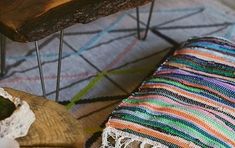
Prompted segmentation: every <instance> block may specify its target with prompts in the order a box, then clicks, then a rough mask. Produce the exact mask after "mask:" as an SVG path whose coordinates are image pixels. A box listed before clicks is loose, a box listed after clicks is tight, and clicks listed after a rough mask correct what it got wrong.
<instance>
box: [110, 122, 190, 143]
mask: <svg viewBox="0 0 235 148" xmlns="http://www.w3.org/2000/svg"><path fill="white" fill-rule="evenodd" d="M107 126H110V127H114V128H118V129H122V130H123V129H131V130H133V131H136V132H138V133H143V134H146V135H150V136H152V137H155V138H157V139H162V140H164V141H167V142H169V143H173V144H175V145H178V146H180V147H189V142H188V141H185V140H184V139H182V138H179V137H174V136H170V135H166V134H164V133H161V132H158V131H155V130H152V129H149V128H146V127H144V126H141V125H137V124H135V123H130V122H127V121H125V123H124V122H123V121H120V122H119V121H118V120H113V119H111V120H109V122H108V123H107Z"/></svg>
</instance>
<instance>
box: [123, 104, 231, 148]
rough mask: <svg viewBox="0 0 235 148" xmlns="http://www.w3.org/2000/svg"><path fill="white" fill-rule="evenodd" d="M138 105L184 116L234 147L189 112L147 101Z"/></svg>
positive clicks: (224, 137) (228, 140)
mask: <svg viewBox="0 0 235 148" xmlns="http://www.w3.org/2000/svg"><path fill="white" fill-rule="evenodd" d="M122 105H125V106H136V105H135V104H128V103H122ZM138 106H142V107H147V108H149V109H152V110H154V111H158V112H162V113H166V114H170V113H171V114H173V115H177V116H180V117H182V118H184V119H185V120H189V121H191V122H193V123H197V125H198V126H201V127H203V128H204V129H205V131H209V132H211V133H212V134H214V135H215V136H217V137H218V138H220V139H223V140H224V141H226V142H228V143H231V144H232V145H233V146H234V147H235V142H234V141H232V140H230V139H228V138H227V137H226V136H224V135H222V134H221V133H219V132H217V131H216V130H214V129H212V128H211V127H210V126H208V125H207V124H206V123H204V121H201V120H200V119H198V118H196V117H194V116H192V115H190V114H186V113H185V112H181V111H179V110H176V109H173V108H167V107H162V106H157V105H154V106H153V105H152V104H149V103H146V102H145V103H139V104H138Z"/></svg>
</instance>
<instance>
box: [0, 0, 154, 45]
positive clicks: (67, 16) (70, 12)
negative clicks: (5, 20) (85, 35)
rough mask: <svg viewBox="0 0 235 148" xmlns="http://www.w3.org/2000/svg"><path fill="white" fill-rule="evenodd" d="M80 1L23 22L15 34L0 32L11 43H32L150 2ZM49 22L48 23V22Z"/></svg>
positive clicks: (6, 30)
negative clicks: (77, 24)
mask: <svg viewBox="0 0 235 148" xmlns="http://www.w3.org/2000/svg"><path fill="white" fill-rule="evenodd" d="M96 1H97V2H94V0H81V1H80V2H79V4H78V3H77V2H76V1H72V2H69V3H66V4H64V5H62V6H58V7H56V8H54V9H52V10H50V11H48V12H47V13H45V14H44V15H41V16H39V17H37V18H34V19H32V20H30V21H27V22H25V23H24V24H23V25H22V26H21V27H20V28H18V29H17V32H13V31H12V30H11V29H9V28H5V27H3V25H1V24H0V29H1V28H3V29H1V30H0V31H1V32H2V33H3V34H4V35H5V36H7V37H8V38H10V39H11V40H13V41H18V42H33V41H37V40H40V39H42V38H44V37H46V36H48V35H50V34H53V33H55V32H57V31H60V30H63V29H65V28H67V27H69V26H72V25H74V24H76V23H82V24H86V23H89V22H91V21H94V20H96V19H98V18H100V17H104V16H108V15H111V14H114V13H117V12H119V11H123V10H127V9H130V8H135V7H137V6H142V5H144V4H147V3H149V2H151V1H152V0H138V1H137V0H96ZM48 20H50V21H48Z"/></svg>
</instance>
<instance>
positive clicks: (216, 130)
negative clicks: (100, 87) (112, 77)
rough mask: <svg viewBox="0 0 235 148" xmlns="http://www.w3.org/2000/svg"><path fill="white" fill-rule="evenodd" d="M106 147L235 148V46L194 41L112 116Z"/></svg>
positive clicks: (219, 41)
mask: <svg viewBox="0 0 235 148" xmlns="http://www.w3.org/2000/svg"><path fill="white" fill-rule="evenodd" d="M102 140H103V141H102V147H104V148H106V147H109V148H110V147H115V148H119V147H134V146H131V145H132V144H134V143H138V144H136V147H141V148H144V147H145V146H148V145H149V146H152V147H154V148H157V147H184V148H186V147H191V148H195V147H213V148H215V147H216V148H223V147H226V148H228V147H231V148H232V147H235V44H234V43H232V42H230V41H228V40H226V39H222V38H215V37H204V38H195V39H190V40H188V41H187V42H185V43H184V45H183V46H182V47H181V48H180V49H178V50H176V51H175V53H174V55H173V56H171V57H169V58H168V59H167V60H166V61H165V62H164V63H163V64H162V65H161V66H160V68H158V69H157V70H156V71H155V73H154V74H153V75H152V76H151V77H150V78H149V79H148V80H146V81H144V82H143V84H142V86H141V87H140V88H139V91H138V92H134V93H133V94H132V95H131V96H130V97H129V98H127V99H125V100H123V101H122V103H121V104H120V105H119V106H118V107H117V108H116V109H115V111H114V112H113V113H112V114H111V116H110V119H109V121H108V122H107V124H106V128H105V129H104V131H103V136H102Z"/></svg>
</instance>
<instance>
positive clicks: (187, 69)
mask: <svg viewBox="0 0 235 148" xmlns="http://www.w3.org/2000/svg"><path fill="white" fill-rule="evenodd" d="M165 65H169V66H174V67H176V68H180V69H183V70H185V71H189V72H194V73H197V74H200V75H206V76H210V77H215V78H221V79H224V80H229V81H232V82H235V79H234V78H229V77H224V76H221V75H216V74H210V73H206V72H201V71H197V70H194V69H191V68H187V67H186V66H185V65H183V64H177V63H172V62H167V63H165Z"/></svg>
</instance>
